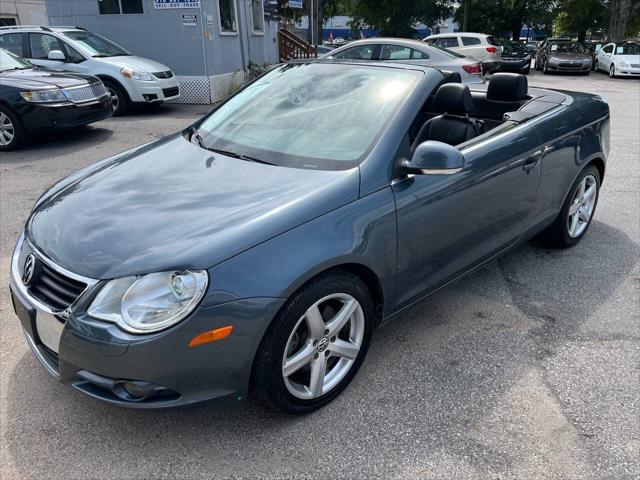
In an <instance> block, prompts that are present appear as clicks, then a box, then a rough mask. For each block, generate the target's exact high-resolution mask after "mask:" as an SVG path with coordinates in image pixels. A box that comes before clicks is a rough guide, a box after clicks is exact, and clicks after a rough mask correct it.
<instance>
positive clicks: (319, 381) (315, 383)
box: [309, 355, 327, 397]
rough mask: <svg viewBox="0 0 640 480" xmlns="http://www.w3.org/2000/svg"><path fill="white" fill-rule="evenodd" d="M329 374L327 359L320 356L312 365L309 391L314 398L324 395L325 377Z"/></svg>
mask: <svg viewBox="0 0 640 480" xmlns="http://www.w3.org/2000/svg"><path fill="white" fill-rule="evenodd" d="M326 373H327V357H325V356H324V355H320V356H319V357H318V358H317V359H315V360H314V361H313V363H312V364H311V380H310V381H309V390H310V391H311V394H312V395H313V396H314V397H319V396H320V395H322V389H323V387H324V377H325V374H326Z"/></svg>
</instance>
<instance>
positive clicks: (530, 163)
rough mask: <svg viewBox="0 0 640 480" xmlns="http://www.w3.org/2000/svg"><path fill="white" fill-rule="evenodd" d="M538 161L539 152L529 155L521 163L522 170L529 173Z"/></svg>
mask: <svg viewBox="0 0 640 480" xmlns="http://www.w3.org/2000/svg"><path fill="white" fill-rule="evenodd" d="M539 161H540V155H539V153H537V154H536V155H532V156H530V157H529V158H527V159H526V160H525V161H524V163H523V164H522V170H524V171H525V173H531V171H532V170H533V169H534V168H536V165H537V164H538V162H539Z"/></svg>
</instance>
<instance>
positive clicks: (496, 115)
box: [479, 73, 529, 121]
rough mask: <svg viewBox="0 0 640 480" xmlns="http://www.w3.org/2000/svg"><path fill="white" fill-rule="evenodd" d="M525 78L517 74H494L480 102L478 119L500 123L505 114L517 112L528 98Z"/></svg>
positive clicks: (527, 86)
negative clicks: (484, 96) (485, 94)
mask: <svg viewBox="0 0 640 480" xmlns="http://www.w3.org/2000/svg"><path fill="white" fill-rule="evenodd" d="M528 88H529V85H528V83H527V77H525V76H524V75H520V74H519V73H496V74H494V75H493V76H492V77H491V80H489V85H488V86H487V96H486V98H485V99H484V100H483V101H482V102H481V107H480V112H479V113H480V118H483V119H488V120H499V121H502V117H503V116H504V114H505V113H507V112H513V111H516V110H518V109H519V108H520V107H521V106H522V105H523V104H524V103H525V102H526V101H527V100H528V99H529V98H528V97H527V90H528Z"/></svg>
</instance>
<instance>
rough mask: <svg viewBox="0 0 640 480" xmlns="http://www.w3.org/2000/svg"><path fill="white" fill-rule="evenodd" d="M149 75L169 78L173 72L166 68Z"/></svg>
mask: <svg viewBox="0 0 640 480" xmlns="http://www.w3.org/2000/svg"><path fill="white" fill-rule="evenodd" d="M151 75H153V76H154V77H156V78H171V77H173V73H172V72H171V70H167V71H166V72H154V73H152V74H151Z"/></svg>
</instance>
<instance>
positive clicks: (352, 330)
mask: <svg viewBox="0 0 640 480" xmlns="http://www.w3.org/2000/svg"><path fill="white" fill-rule="evenodd" d="M374 316H375V313H374V306H373V301H372V299H371V295H370V293H369V290H368V289H367V286H366V285H365V284H364V283H363V282H362V280H360V279H359V278H358V277H357V276H356V275H354V274H352V273H350V272H347V271H341V270H337V271H334V272H329V273H327V274H324V275H321V276H319V277H317V278H315V279H313V280H311V281H310V282H309V283H308V284H307V285H305V286H304V287H302V288H301V289H300V290H298V292H296V293H295V294H294V295H293V296H292V297H291V298H290V299H289V301H288V302H287V303H286V304H285V306H284V307H283V308H282V310H281V311H280V312H279V313H278V314H277V315H276V317H275V318H274V320H273V322H272V324H271V325H270V326H269V329H268V330H267V332H266V333H265V335H264V337H263V339H262V342H261V343H260V347H259V349H258V353H257V355H256V360H255V363H254V370H253V379H254V381H253V384H254V388H255V391H256V393H257V395H258V397H259V398H260V399H261V400H262V401H263V402H264V403H265V404H267V405H269V406H270V407H272V408H275V409H277V410H280V411H282V412H285V413H289V414H304V413H309V412H312V411H314V410H317V409H318V408H320V407H322V406H323V405H326V404H327V403H329V402H330V401H331V400H333V399H334V398H336V397H337V396H338V395H339V394H340V392H342V390H344V388H345V387H346V386H347V385H348V384H349V382H350V381H351V380H352V379H353V377H354V376H355V375H356V373H357V372H358V369H359V368H360V365H361V364H362V361H363V360H364V357H365V355H366V353H367V349H368V348H369V343H370V342H371V334H372V333H373V326H374Z"/></svg>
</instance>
